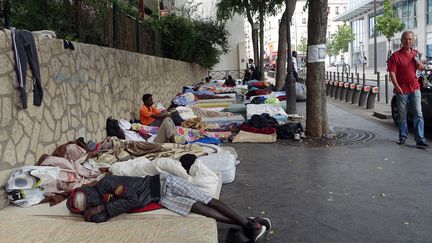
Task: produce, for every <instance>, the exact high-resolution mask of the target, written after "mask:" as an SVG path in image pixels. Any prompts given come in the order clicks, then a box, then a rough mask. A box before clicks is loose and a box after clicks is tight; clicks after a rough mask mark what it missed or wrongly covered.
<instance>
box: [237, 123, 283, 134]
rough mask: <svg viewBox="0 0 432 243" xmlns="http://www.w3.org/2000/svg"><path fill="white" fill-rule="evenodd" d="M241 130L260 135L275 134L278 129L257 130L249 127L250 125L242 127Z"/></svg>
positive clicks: (265, 128)
mask: <svg viewBox="0 0 432 243" xmlns="http://www.w3.org/2000/svg"><path fill="white" fill-rule="evenodd" d="M240 130H242V131H246V132H253V133H259V134H274V133H276V128H274V127H263V128H255V127H251V126H249V125H248V124H243V125H241V127H240Z"/></svg>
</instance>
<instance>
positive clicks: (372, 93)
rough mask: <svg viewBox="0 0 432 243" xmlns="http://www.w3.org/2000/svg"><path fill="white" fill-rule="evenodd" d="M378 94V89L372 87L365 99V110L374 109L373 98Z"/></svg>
mask: <svg viewBox="0 0 432 243" xmlns="http://www.w3.org/2000/svg"><path fill="white" fill-rule="evenodd" d="M378 93H379V90H378V87H372V88H371V90H370V92H369V95H368V97H367V102H366V109H374V108H375V97H376V96H377V94H378Z"/></svg>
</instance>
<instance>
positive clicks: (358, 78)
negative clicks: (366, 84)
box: [356, 73, 360, 84]
mask: <svg viewBox="0 0 432 243" xmlns="http://www.w3.org/2000/svg"><path fill="white" fill-rule="evenodd" d="M356 75H357V84H360V74H359V73H357V74H356Z"/></svg>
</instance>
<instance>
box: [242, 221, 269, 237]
mask: <svg viewBox="0 0 432 243" xmlns="http://www.w3.org/2000/svg"><path fill="white" fill-rule="evenodd" d="M244 230H245V234H246V236H247V237H248V238H249V239H250V240H251V241H252V242H256V241H257V240H258V239H259V238H261V237H262V236H263V235H264V233H265V232H266V227H265V226H264V225H261V224H259V223H257V222H252V221H249V222H248V224H247V225H246V227H245V229H244Z"/></svg>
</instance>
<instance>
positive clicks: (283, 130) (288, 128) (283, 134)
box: [276, 123, 304, 139]
mask: <svg viewBox="0 0 432 243" xmlns="http://www.w3.org/2000/svg"><path fill="white" fill-rule="evenodd" d="M301 132H304V130H303V126H302V125H301V123H287V124H284V125H282V126H279V127H278V128H277V130H276V134H277V138H279V139H294V136H295V134H296V133H301Z"/></svg>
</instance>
